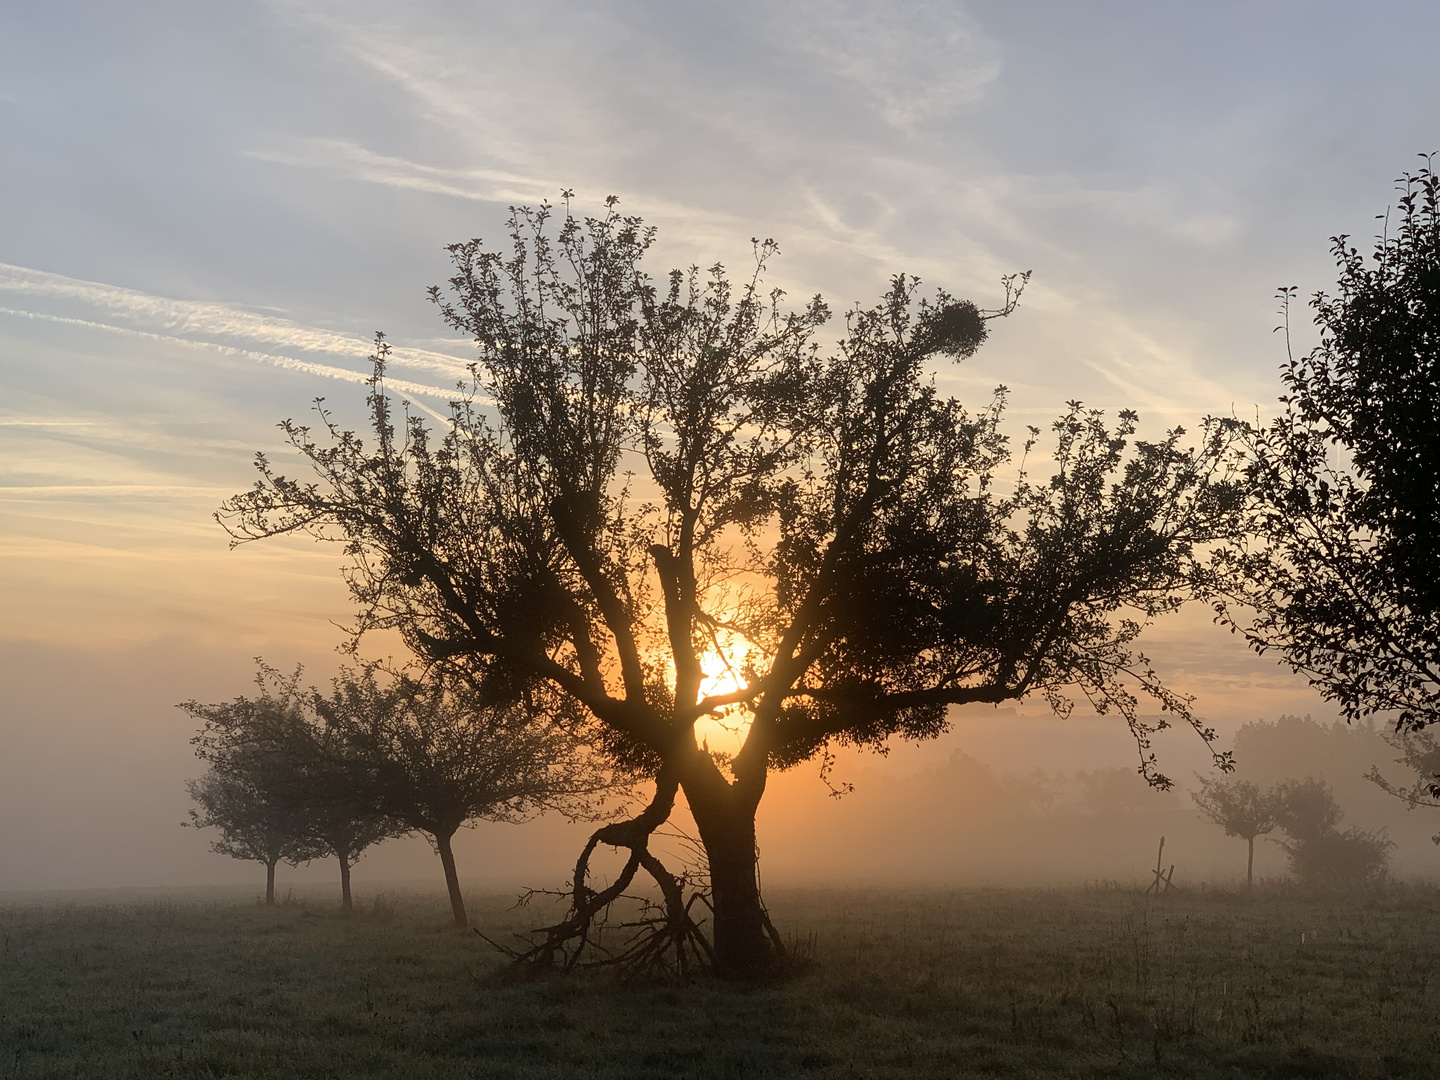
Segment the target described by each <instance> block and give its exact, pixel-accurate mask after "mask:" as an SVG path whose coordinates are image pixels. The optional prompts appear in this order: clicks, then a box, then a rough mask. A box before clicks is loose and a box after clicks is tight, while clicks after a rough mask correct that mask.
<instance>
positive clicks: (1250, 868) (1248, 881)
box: [1245, 836, 1255, 896]
mask: <svg viewBox="0 0 1440 1080" xmlns="http://www.w3.org/2000/svg"><path fill="white" fill-rule="evenodd" d="M1254 891H1255V838H1254V837H1253V836H1252V837H1250V858H1249V859H1248V860H1246V863H1245V895H1246V896H1249V895H1250V894H1251V893H1253V892H1254Z"/></svg>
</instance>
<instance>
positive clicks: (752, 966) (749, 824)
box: [685, 783, 782, 980]
mask: <svg viewBox="0 0 1440 1080" xmlns="http://www.w3.org/2000/svg"><path fill="white" fill-rule="evenodd" d="M698 786H699V787H701V788H702V790H699V791H697V790H693V789H692V785H685V796H686V799H687V800H688V801H689V803H690V812H691V814H692V815H693V816H694V818H695V825H696V827H697V828H698V829H699V831H700V842H701V843H702V844H703V845H704V846H705V856H706V858H707V859H708V860H709V863H710V902H711V903H712V904H713V905H714V908H715V925H714V942H713V945H714V949H715V974H717V975H719V976H721V977H722V978H729V979H747V980H748V979H755V980H763V979H771V978H774V977H775V976H776V975H778V974H779V973H780V967H781V961H782V955H781V948H780V944H779V942H778V941H777V940H776V939H775V938H774V937H773V936H772V935H773V929H772V927H771V926H770V921H769V919H768V917H767V916H766V914H765V908H764V905H763V904H762V903H761V901H760V877H759V865H758V858H757V851H756V847H755V809H756V806H755V802H756V801H755V800H754V799H748V798H740V797H738V796H737V793H736V792H735V791H734V789H731V788H729V787H728V785H727V786H725V787H724V788H722V789H721V790H718V791H717V790H714V786H713V785H712V784H709V783H705V784H702V785H698Z"/></svg>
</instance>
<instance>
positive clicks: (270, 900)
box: [265, 859, 280, 907]
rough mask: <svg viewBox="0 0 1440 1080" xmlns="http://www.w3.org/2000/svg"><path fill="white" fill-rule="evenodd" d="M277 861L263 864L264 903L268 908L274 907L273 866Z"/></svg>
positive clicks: (271, 860)
mask: <svg viewBox="0 0 1440 1080" xmlns="http://www.w3.org/2000/svg"><path fill="white" fill-rule="evenodd" d="M279 861H280V860H279V859H270V860H269V861H267V862H266V863H265V903H266V905H267V906H268V907H274V906H275V864H276V863H278V862H279Z"/></svg>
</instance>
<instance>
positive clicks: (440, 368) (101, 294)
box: [0, 263, 466, 397]
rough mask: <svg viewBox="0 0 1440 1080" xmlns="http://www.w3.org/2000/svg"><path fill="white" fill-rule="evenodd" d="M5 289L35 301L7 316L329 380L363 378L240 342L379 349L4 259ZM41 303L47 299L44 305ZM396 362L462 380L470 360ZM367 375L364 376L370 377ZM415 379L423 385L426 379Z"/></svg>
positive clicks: (0, 270)
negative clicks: (205, 351) (178, 345)
mask: <svg viewBox="0 0 1440 1080" xmlns="http://www.w3.org/2000/svg"><path fill="white" fill-rule="evenodd" d="M0 294H8V295H11V296H16V297H24V298H26V299H28V300H30V301H32V305H31V306H28V307H26V308H11V307H5V308H0V311H3V313H5V314H7V315H12V316H19V317H26V318H36V319H44V320H47V321H51V322H62V323H63V322H70V323H72V324H74V325H84V326H90V327H93V328H96V329H103V330H109V331H112V332H117V333H120V332H126V333H138V334H141V335H142V336H144V335H150V336H153V337H155V338H156V339H157V340H163V341H170V342H183V343H185V344H190V345H205V346H208V347H211V348H214V349H216V350H218V351H221V352H227V351H228V354H229V355H242V356H246V357H248V358H250V359H255V360H262V361H264V362H268V363H273V364H275V365H276V366H279V367H286V368H290V369H291V370H295V371H306V372H308V373H309V374H312V375H323V376H326V377H328V378H343V379H346V380H347V381H356V380H355V379H353V378H352V377H351V376H353V375H354V374H355V373H354V372H350V373H345V372H343V371H342V369H339V368H333V367H331V366H327V365H323V364H312V363H309V362H307V361H303V360H298V359H296V358H294V357H287V356H282V355H279V354H273V353H268V352H255V351H254V350H250V349H246V348H243V347H237V346H235V345H234V344H233V343H234V342H237V341H240V342H246V343H254V344H268V345H271V346H279V347H282V348H288V349H293V350H295V351H297V352H310V353H328V354H330V355H332V356H336V357H346V358H351V359H365V358H367V357H369V356H370V354H371V353H372V352H373V351H374V341H373V339H370V338H364V337H361V336H359V335H356V334H347V333H343V332H341V331H336V330H325V329H320V328H317V327H312V326H302V325H300V324H299V323H296V322H293V321H291V320H289V319H284V318H280V317H277V316H274V315H262V314H259V313H257V312H254V311H247V310H245V309H244V308H239V307H235V306H233V305H229V304H217V303H207V302H205V301H197V300H177V299H174V298H171V297H165V296H155V295H152V294H150V293H145V292H140V291H138V290H136V289H127V288H123V287H121V286H118V285H108V284H105V283H103V282H98V281H85V280H82V279H79V278H71V277H65V276H64V275H61V274H52V273H49V272H48V271H44V270H35V269H31V268H30V267H25V266H13V265H10V264H8V263H0ZM35 301H40V302H42V303H39V304H36V303H34V302H35ZM46 301H48V302H50V305H51V306H52V307H59V308H60V309H61V310H60V311H58V312H57V311H45V310H43V306H44V303H43V302H46ZM74 306H78V307H80V308H82V309H83V310H84V311H85V313H86V314H88V315H91V316H92V317H91V318H85V317H75V316H70V315H66V314H63V312H64V310H65V309H66V308H67V307H71V308H73V307H74ZM94 316H100V318H96V317H94ZM106 319H119V320H121V322H120V323H119V324H116V323H113V322H109V321H105V320H106ZM127 324H128V325H127ZM391 361H392V362H393V363H396V364H400V365H402V366H405V367H409V368H413V369H416V370H421V371H429V372H432V373H435V374H440V375H447V376H450V377H452V378H457V379H458V378H462V377H464V375H465V374H466V362H465V361H464V360H462V359H460V358H459V357H455V356H450V355H447V354H445V353H440V352H435V351H432V350H427V349H412V348H403V347H402V348H394V349H392V352H391ZM360 381H363V377H362V379H361V380H360ZM397 385H398V384H397ZM411 385H413V386H415V387H419V386H420V385H421V384H418V383H415V384H411ZM432 391H434V392H436V393H438V394H439V395H440V396H441V397H453V396H454V394H453V391H450V390H443V391H435V388H434V387H429V388H427V389H425V390H423V391H422V390H420V389H416V390H414V391H413V392H415V393H422V392H423V393H430V392H432Z"/></svg>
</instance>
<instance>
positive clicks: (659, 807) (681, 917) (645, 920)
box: [476, 774, 778, 979]
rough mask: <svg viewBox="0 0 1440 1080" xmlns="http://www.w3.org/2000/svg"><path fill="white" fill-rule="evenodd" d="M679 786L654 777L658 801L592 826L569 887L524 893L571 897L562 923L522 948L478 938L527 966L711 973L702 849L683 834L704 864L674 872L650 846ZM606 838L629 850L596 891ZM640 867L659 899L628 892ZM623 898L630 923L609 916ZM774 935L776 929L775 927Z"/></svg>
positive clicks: (638, 973) (629, 973) (633, 974)
mask: <svg viewBox="0 0 1440 1080" xmlns="http://www.w3.org/2000/svg"><path fill="white" fill-rule="evenodd" d="M677 788H678V785H677V784H676V783H675V782H674V781H669V780H667V779H666V778H665V777H664V776H663V774H662V776H661V777H659V778H657V788H656V792H655V797H654V799H652V800H651V802H650V805H648V806H647V807H646V808H645V809H644V810H643V811H642V812H641V813H640V814H638V815H636V816H635V817H634V818H631V819H630V820H628V821H618V822H612V823H611V824H609V825H605V826H603V827H602V828H599V829H597V830H595V832H594V833H593V834H592V835H591V837H590V840H589V842H588V843H587V844H586V845H585V850H584V851H582V852H581V853H580V858H579V859H577V860H576V862H575V876H574V879H573V881H572V883H571V887H570V888H569V889H568V890H563V891H562V890H552V889H532V890H530V891H529V892H528V893H526V894H525V896H524V897H522V903H524V902H528V901H529V900H531V899H533V898H535V897H537V896H554V897H565V898H567V899H568V900H569V908H568V910H567V911H566V914H565V918H563V919H562V920H561V921H560V922H558V923H555V924H554V925H553V926H545V927H540V928H539V929H537V930H534V931H532V932H531V933H530V934H529V935H528V936H526V937H522V938H521V940H522V941H524V942H525V943H526V945H525V947H521V948H512V947H510V946H507V945H502V944H500V943H499V942H496V941H493V940H491V939H490V938H488V937H485V935H484V934H480V936H481V937H482V938H484V939H485V940H486V941H488V942H489V943H490V944H491V945H493V946H495V948H497V949H499V950H500V951H501V952H503V953H505V954H506V955H507V956H509V957H510V958H511V960H512V961H513V963H514V966H515V967H516V968H519V969H522V970H525V971H529V972H538V971H551V970H559V971H567V972H568V971H573V970H575V969H577V968H594V967H616V968H618V969H619V971H620V973H621V974H622V976H624V977H626V978H646V977H652V978H653V977H655V976H666V977H671V978H679V979H686V978H690V977H691V976H693V975H696V974H698V973H701V972H704V971H708V970H709V969H710V968H711V966H712V965H713V963H714V953H713V950H712V947H711V944H710V940H709V938H708V937H707V936H706V934H705V931H704V929H703V924H704V922H705V919H704V917H703V915H700V913H699V912H698V911H697V905H698V906H699V907H702V908H704V909H705V910H706V911H709V912H710V915H711V916H712V917H713V915H714V911H713V909H712V908H711V904H710V897H709V878H708V874H707V873H706V871H705V869H704V867H703V858H704V852H703V851H702V850H701V849H700V847H699V845H698V844H696V843H694V842H693V841H690V839H689V838H688V837H684V839H686V840H687V842H688V843H689V846H690V848H691V850H692V851H693V852H694V853H695V854H696V856H697V857H698V859H699V861H700V863H701V868H700V869H698V870H689V871H684V872H682V873H680V874H678V875H677V874H672V873H671V872H670V871H669V870H668V869H667V868H666V867H665V864H664V863H662V862H661V861H660V860H659V858H657V857H656V856H655V854H654V853H653V852H652V851H650V848H649V843H650V837H651V836H653V835H654V834H655V832H656V830H658V829H659V828H660V826H662V825H663V824H664V823H665V821H666V819H668V818H669V816H670V811H671V809H672V808H673V807H674V805H675V793H676V791H677ZM601 844H606V845H608V846H610V847H614V848H624V849H626V850H628V851H629V852H630V855H629V858H627V859H626V861H625V866H624V868H623V869H622V870H621V871H620V874H619V876H617V877H616V878H615V880H614V881H613V882H611V883H610V885H608V886H607V887H606V888H604V889H600V890H595V889H592V888H590V886H589V884H588V879H589V872H590V858H591V856H592V855H593V854H594V853H595V849H596V848H597V847H599V846H600V845H601ZM642 870H643V871H644V872H645V873H646V874H647V875H648V876H649V877H650V879H651V880H652V881H653V882H654V883H655V885H656V886H657V887H658V889H659V892H660V898H659V900H658V901H657V900H656V899H654V898H653V897H649V896H636V895H632V894H631V893H629V892H627V890H628V889H630V887H631V885H632V884H633V883H634V881H635V878H636V876H637V874H639V873H640V871H642ZM621 900H629V901H631V902H634V903H637V904H638V905H639V913H638V914H637V915H636V917H634V918H633V919H630V920H628V921H625V922H611V921H610V920H609V917H608V916H609V913H610V908H611V905H613V904H615V903H616V902H617V901H621ZM697 915H700V917H697ZM767 923H768V920H767ZM476 933H477V934H479V933H480V932H479V931H478V930H477V931H476ZM770 933H771V934H772V935H774V934H775V931H774V929H773V927H772V928H770ZM616 936H619V937H620V939H621V940H620V941H619V943H618V944H615V945H614V946H613V947H612V946H611V944H609V943H608V942H607V941H606V940H604V939H605V938H607V937H609V938H611V939H612V940H613V939H614V938H615V937H616ZM776 936H777V938H778V935H776Z"/></svg>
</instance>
